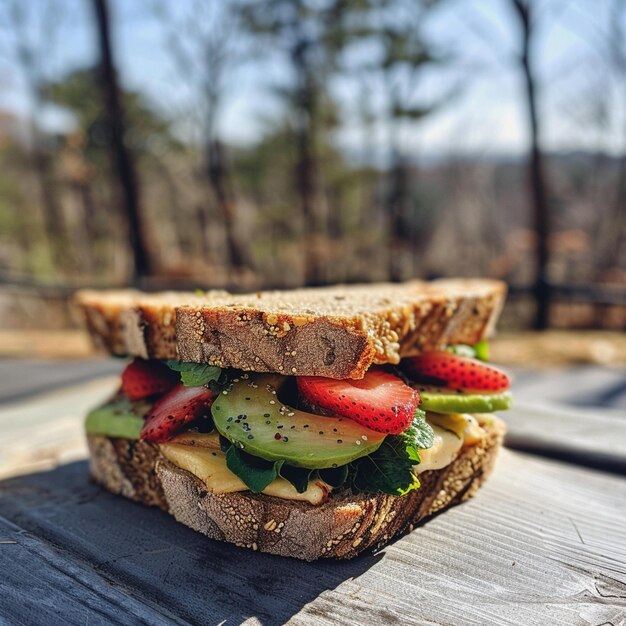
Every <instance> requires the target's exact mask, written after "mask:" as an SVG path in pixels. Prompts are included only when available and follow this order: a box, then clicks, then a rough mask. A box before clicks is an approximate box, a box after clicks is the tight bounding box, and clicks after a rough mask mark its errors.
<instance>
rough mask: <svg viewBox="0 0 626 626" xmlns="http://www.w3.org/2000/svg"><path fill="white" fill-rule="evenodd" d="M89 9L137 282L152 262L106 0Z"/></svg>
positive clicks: (114, 163) (106, 123) (94, 3)
mask: <svg viewBox="0 0 626 626" xmlns="http://www.w3.org/2000/svg"><path fill="white" fill-rule="evenodd" d="M93 10H94V16H95V20H96V26H97V30H98V42H99V46H100V66H99V68H98V84H99V87H100V90H101V92H102V97H103V100H104V104H105V108H104V111H105V113H104V122H105V125H106V128H107V131H108V134H109V139H110V142H111V144H110V145H111V158H112V159H113V165H114V168H115V171H116V172H117V177H118V183H119V187H120V192H121V195H122V204H123V207H124V211H125V214H126V218H127V225H128V235H129V244H130V248H131V251H132V256H133V282H134V283H139V282H140V281H141V279H142V278H143V277H144V276H149V275H150V274H152V273H153V272H154V269H155V266H154V262H153V260H152V259H151V257H150V253H149V243H148V235H147V231H146V223H145V219H144V217H143V215H142V206H141V197H140V190H139V181H138V178H137V173H136V171H135V164H134V161H133V157H132V155H131V152H130V150H129V148H128V146H127V145H126V141H125V119H124V108H123V105H122V101H121V98H120V90H119V86H118V81H117V72H116V69H115V65H114V60H113V59H114V55H113V50H112V38H111V32H110V30H111V27H110V17H109V6H108V0H93Z"/></svg>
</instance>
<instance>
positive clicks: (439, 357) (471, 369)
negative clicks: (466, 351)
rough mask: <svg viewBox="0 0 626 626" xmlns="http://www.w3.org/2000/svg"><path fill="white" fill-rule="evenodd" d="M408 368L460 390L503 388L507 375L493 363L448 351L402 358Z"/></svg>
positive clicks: (433, 382) (505, 385)
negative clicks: (491, 364)
mask: <svg viewBox="0 0 626 626" xmlns="http://www.w3.org/2000/svg"><path fill="white" fill-rule="evenodd" d="M403 363H406V366H407V369H408V371H409V372H410V373H411V374H413V375H414V376H415V377H416V378H418V379H420V380H424V381H426V382H429V383H432V384H435V385H443V386H445V387H449V388H450V389H460V390H462V391H493V392H497V391H505V390H506V389H508V388H509V387H510V385H511V381H510V380H509V377H508V376H507V375H506V374H505V373H504V372H501V371H500V370H498V369H496V368H495V367H490V366H489V365H485V364H484V363H481V362H480V361H477V360H476V359H468V358H467V357H462V356H459V355H458V354H452V353H450V352H440V351H435V350H434V351H432V352H424V353H423V354H420V355H419V356H416V357H413V358H410V359H406V361H404V362H403Z"/></svg>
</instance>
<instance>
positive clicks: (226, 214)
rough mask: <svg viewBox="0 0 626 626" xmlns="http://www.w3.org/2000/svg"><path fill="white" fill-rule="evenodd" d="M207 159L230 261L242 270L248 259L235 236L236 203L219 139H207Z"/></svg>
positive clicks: (246, 265) (245, 251)
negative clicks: (222, 221)
mask: <svg viewBox="0 0 626 626" xmlns="http://www.w3.org/2000/svg"><path fill="white" fill-rule="evenodd" d="M208 161H209V162H208V174H209V181H210V182H211V188H212V189H213V194H214V195H215V199H216V201H217V204H218V206H219V208H220V213H221V215H222V219H223V220H224V229H225V231H226V245H227V247H228V254H229V256H230V262H231V265H232V266H233V267H234V268H235V270H242V269H244V268H247V267H250V260H249V256H248V254H247V250H246V248H245V247H244V246H243V245H242V244H241V241H240V240H239V237H238V236H237V230H236V222H237V203H236V200H235V193H234V190H233V186H232V181H231V178H230V174H229V171H228V167H227V164H226V157H225V151H224V146H223V144H222V142H221V141H220V140H219V139H211V140H209V147H208Z"/></svg>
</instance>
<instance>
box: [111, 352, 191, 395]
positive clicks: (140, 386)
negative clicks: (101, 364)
mask: <svg viewBox="0 0 626 626" xmlns="http://www.w3.org/2000/svg"><path fill="white" fill-rule="evenodd" d="M179 377H180V374H179V373H178V372H174V371H172V370H171V369H170V368H169V367H168V366H167V365H165V363H161V362H160V361H146V360H145V359H139V358H137V359H135V360H134V361H133V362H132V363H129V365H127V367H126V369H125V370H124V371H123V372H122V391H123V392H124V393H125V394H126V395H127V396H128V398H129V399H130V400H141V399H142V398H147V397H148V396H155V395H157V394H161V393H165V392H166V391H169V390H170V389H171V388H172V387H174V385H176V383H177V382H178V381H179Z"/></svg>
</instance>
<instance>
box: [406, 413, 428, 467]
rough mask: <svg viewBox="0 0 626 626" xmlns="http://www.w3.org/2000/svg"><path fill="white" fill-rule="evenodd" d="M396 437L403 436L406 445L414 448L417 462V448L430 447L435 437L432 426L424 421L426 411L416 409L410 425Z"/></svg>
mask: <svg viewBox="0 0 626 626" xmlns="http://www.w3.org/2000/svg"><path fill="white" fill-rule="evenodd" d="M398 437H404V439H405V440H406V443H407V447H411V448H415V452H414V456H417V458H418V461H417V462H418V463H419V453H418V452H417V449H421V450H425V449H427V448H432V446H433V440H434V437H435V433H434V432H433V429H432V426H431V425H430V424H429V423H428V422H427V421H426V412H425V411H423V410H422V409H417V410H416V411H415V416H414V417H413V422H412V423H411V425H410V426H409V427H408V428H407V429H406V430H405V431H404V432H403V433H401V434H400V435H398Z"/></svg>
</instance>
